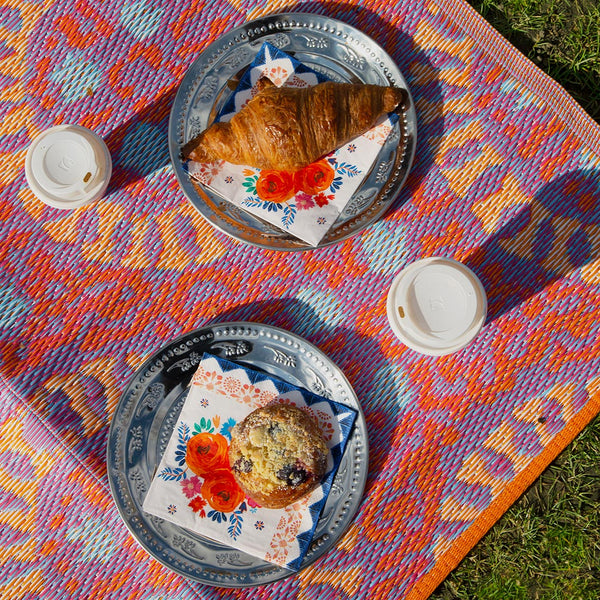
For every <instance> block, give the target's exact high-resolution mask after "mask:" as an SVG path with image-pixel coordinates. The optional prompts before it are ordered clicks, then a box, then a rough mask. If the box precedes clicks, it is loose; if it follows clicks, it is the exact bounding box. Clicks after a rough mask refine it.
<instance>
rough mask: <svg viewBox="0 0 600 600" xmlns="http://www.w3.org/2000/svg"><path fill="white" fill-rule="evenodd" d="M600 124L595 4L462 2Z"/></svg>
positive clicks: (599, 8) (585, 0) (578, 0)
mask: <svg viewBox="0 0 600 600" xmlns="http://www.w3.org/2000/svg"><path fill="white" fill-rule="evenodd" d="M467 1H468V2H469V4H470V5H471V6H472V7H473V8H475V9H476V10H477V11H478V12H479V13H480V14H481V15H482V16H483V17H484V18H485V19H486V20H487V21H488V22H489V23H490V24H491V25H493V26H494V27H495V28H496V29H497V30H498V31H499V32H500V33H501V34H502V35H503V36H504V37H505V38H507V39H508V40H509V41H510V42H511V43H512V44H513V45H514V46H516V47H517V48H518V49H519V50H520V51H521V52H522V53H523V54H525V55H526V56H527V57H529V58H530V59H531V60H532V61H533V62H535V63H536V64H537V65H538V66H539V67H540V68H541V69H542V70H543V71H545V72H546V73H547V74H548V75H550V77H552V78H553V79H554V80H556V81H557V82H558V83H560V84H561V85H562V86H563V87H564V88H565V89H566V90H567V91H568V92H569V93H570V94H571V96H573V97H574V98H575V100H577V102H579V104H580V105H581V106H582V107H583V108H584V109H585V110H586V111H587V113H588V114H589V115H590V116H591V117H592V118H593V119H595V120H596V121H597V122H598V123H600V2H598V0H467Z"/></svg>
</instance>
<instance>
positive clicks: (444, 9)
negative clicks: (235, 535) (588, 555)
mask: <svg viewBox="0 0 600 600" xmlns="http://www.w3.org/2000/svg"><path fill="white" fill-rule="evenodd" d="M281 11H303V12H316V13H322V14H327V15H329V16H331V17H334V18H337V19H339V20H342V21H345V22H347V23H349V24H351V25H353V26H355V27H357V28H359V29H360V30H362V31H363V32H365V33H366V34H368V35H370V36H372V37H373V38H374V39H375V40H376V41H377V42H378V43H379V44H380V45H381V46H383V47H384V48H385V50H386V51H387V52H388V53H389V54H390V55H391V56H392V57H393V59H394V61H395V62H396V63H397V64H398V66H399V68H400V70H401V71H402V73H403V74H404V76H405V78H406V80H407V81H408V84H409V86H410V89H411V92H412V94H413V98H414V101H415V105H416V109H417V113H418V145H417V154H416V159H415V163H414V166H413V169H412V171H411V175H410V177H409V179H408V181H407V184H406V185H405V187H404V188H403V190H402V191H401V193H400V194H399V197H398V199H397V202H396V203H395V205H394V206H393V208H392V209H391V210H390V211H389V213H388V214H387V215H386V216H385V218H383V219H381V220H380V221H379V222H377V223H375V224H374V225H372V226H370V227H368V228H367V229H366V230H364V231H363V232H361V233H360V234H359V235H356V236H355V237H353V238H351V239H349V240H347V241H345V242H343V243H339V244H336V245H334V246H330V247H327V248H323V249H320V250H316V251H311V252H300V253H298V252H295V253H278V252H273V251H267V250H263V249H259V248H255V247H250V246H247V245H244V244H241V243H238V242H235V241H234V240H232V239H230V238H228V237H227V236H225V235H223V234H221V233H219V232H217V231H215V230H214V229H213V228H212V227H211V226H210V225H208V224H207V223H206V222H204V220H203V219H202V218H201V216H200V215H199V214H198V212H197V211H196V210H195V209H194V208H193V207H192V206H191V204H190V203H189V202H188V201H187V200H186V199H185V197H184V196H183V194H182V192H181V191H180V189H179V187H178V185H177V183H176V180H175V177H174V175H173V172H172V169H171V167H170V165H169V160H168V150H167V128H168V114H169V109H170V105H171V103H172V100H173V97H174V93H175V91H176V89H177V85H178V83H179V82H180V81H181V79H182V77H183V75H184V73H185V71H186V69H187V68H188V66H189V65H190V63H191V62H192V61H193V59H194V58H195V57H196V56H197V55H198V54H199V53H200V52H201V51H202V49H203V48H205V47H206V46H207V44H208V43H209V42H211V41H213V40H214V39H216V38H217V37H218V36H219V35H221V34H222V33H223V32H225V31H227V30H229V29H230V28H232V27H234V26H237V25H240V24H242V23H243V22H244V21H246V20H248V19H252V18H256V17H259V16H262V15H265V14H268V13H273V12H281ZM0 86H1V87H0V116H1V118H0V186H1V187H0V189H1V195H0V240H1V242H0V261H1V269H0V286H1V291H0V340H1V341H0V357H1V365H0V375H1V378H2V385H1V390H0V391H1V393H2V402H1V403H0V454H1V465H0V491H1V492H0V539H1V540H2V543H1V548H0V565H1V571H2V578H1V581H0V596H1V597H3V598H11V599H17V598H44V600H49V599H59V598H60V599H64V598H103V599H109V598H110V599H112V598H140V599H141V598H143V599H148V598H156V599H158V598H179V599H192V598H202V599H213V598H239V599H243V598H248V599H249V598H253V599H259V598H260V599H267V598H306V599H308V598H311V599H317V598H318V599H321V600H323V599H328V598H330V599H332V598H369V599H375V598H386V599H395V598H409V599H413V600H414V599H416V598H426V597H427V596H428V595H429V594H430V593H431V592H432V591H433V590H434V589H435V587H436V586H437V585H438V584H439V583H440V582H442V581H443V579H444V578H445V577H446V575H447V574H448V573H449V572H450V570H452V569H453V568H454V567H455V566H456V565H457V564H458V562H459V561H460V560H461V559H462V558H463V557H464V556H465V555H466V554H467V552H468V551H469V549H470V548H471V547H472V546H473V545H474V544H475V543H476V542H477V541H478V539H480V537H481V536H482V535H483V534H484V533H485V532H486V530H487V529H488V528H489V527H491V526H492V525H493V523H494V522H495V521H496V520H497V519H498V518H499V517H500V516H501V515H502V513H503V512H504V511H505V510H506V508H507V507H508V506H509V505H510V504H511V503H512V502H513V501H514V500H515V499H516V498H517V497H518V496H519V495H520V494H521V493H522V492H523V490H524V489H525V488H526V487H527V486H528V485H529V484H530V483H531V482H532V481H534V480H535V478H536V477H537V476H538V475H539V474H540V473H541V472H542V470H543V469H544V468H545V467H546V466H547V465H548V464H549V463H550V462H551V460H552V459H553V458H554V457H555V456H556V455H557V454H558V453H559V452H560V451H561V450H562V449H563V448H564V447H565V446H566V445H567V444H568V442H569V441H570V440H571V439H572V438H573V437H574V436H575V435H576V434H577V433H578V432H579V431H580V430H581V429H582V428H583V427H584V426H585V425H586V424H587V423H588V422H589V421H590V419H592V417H594V415H596V414H597V412H598V409H599V401H600V389H599V388H600V377H599V375H598V373H599V371H600V369H599V367H600V360H599V359H600V335H599V322H598V315H599V314H600V294H599V293H598V292H599V284H600V261H599V252H600V183H599V169H600V129H599V128H598V126H597V125H595V124H594V123H593V122H592V120H591V119H590V118H589V117H587V116H586V115H585V113H583V111H582V110H581V109H580V108H579V107H578V106H577V105H576V104H575V103H574V102H573V101H572V100H571V99H570V98H569V97H568V96H567V95H566V94H565V93H564V91H563V90H562V89H561V88H559V87H558V86H557V85H556V84H555V83H553V82H552V81H550V80H549V79H548V78H546V77H545V76H543V75H542V74H541V73H540V72H539V71H538V70H537V69H536V68H535V67H534V66H533V65H532V64H531V63H529V62H528V61H527V60H525V59H524V58H523V57H522V56H520V55H519V54H518V53H517V52H516V51H515V50H514V49H513V48H512V47H510V46H509V45H508V44H507V43H506V42H504V41H503V40H502V39H501V38H500V37H499V36H498V35H497V34H496V33H494V31H493V30H492V29H491V28H490V27H489V26H488V25H486V24H485V23H484V22H483V21H482V20H481V19H480V18H479V17H477V15H476V14H475V13H474V12H473V11H472V10H471V9H470V8H469V7H468V6H467V5H466V4H465V3H463V2H461V1H460V0H439V1H430V0H404V1H400V2H383V1H381V2H347V3H341V2H302V3H294V2H291V3H285V2H267V3H265V4H259V5H256V4H255V3H250V2H246V1H244V0H230V1H225V0H213V1H211V2H205V1H203V0H191V1H189V0H186V1H183V0H153V1H152V2H150V1H149V0H138V1H136V2H123V1H116V0H106V1H104V2H89V1H88V0H71V1H61V0H39V1H27V0H18V1H17V0H8V1H5V2H4V3H3V6H2V7H1V8H0ZM60 123H77V124H80V125H84V126H87V127H89V128H91V129H93V130H95V131H96V132H97V133H98V134H100V135H101V136H103V137H104V139H106V140H107V141H108V145H109V148H110V150H111V154H112V157H113V161H114V173H113V178H112V180H111V184H110V187H109V190H108V194H107V196H106V197H105V198H104V199H102V200H100V201H98V202H95V203H94V204H92V205H90V206H87V207H83V208H81V209H78V210H75V211H72V212H68V211H66V212H64V211H59V210H55V209H51V208H48V207H45V206H44V205H42V204H41V203H40V202H39V201H37V200H36V199H35V198H34V196H33V195H32V193H31V192H30V191H29V190H28V188H27V185H26V181H25V175H24V169H23V164H24V159H25V153H26V150H27V147H28V146H29V144H30V142H31V140H32V139H33V137H34V136H35V135H36V134H38V133H39V132H40V131H42V130H43V129H46V128H48V127H50V126H52V125H55V124H60ZM432 255H438V256H447V257H451V258H455V259H458V260H460V261H463V262H464V263H466V264H467V265H468V266H470V267H471V268H472V269H473V270H474V271H475V272H476V273H477V274H478V275H479V276H480V278H481V280H482V282H483V284H484V286H485V288H486V290H487V293H488V298H489V313H488V319H487V323H486V325H485V327H484V329H483V331H482V333H481V335H480V336H479V337H478V338H477V339H476V340H475V342H474V343H473V344H472V345H470V346H469V347H467V348H466V349H464V350H463V351H460V352H458V353H456V354H454V355H451V356H447V357H443V358H433V357H426V356H423V355H419V354H417V353H415V352H413V351H411V350H409V349H407V348H406V347H405V346H403V345H402V344H401V343H400V342H399V341H397V340H396V338H395V337H394V336H393V334H392V332H391V330H390V329H389V327H388V324H387V319H386V314H385V301H386V294H387V290H388V289H389V286H390V284H391V281H392V279H393V278H394V276H395V275H396V274H397V273H398V272H399V271H400V270H401V269H402V267H403V266H404V265H406V264H407V263H409V262H412V261H414V260H416V259H419V258H423V257H427V256H432ZM235 320H245V321H256V322H264V323H268V324H270V325H274V326H278V327H282V328H285V329H288V330H290V331H292V332H294V333H296V334H298V335H300V336H303V337H305V338H306V339H308V340H309V341H310V342H312V343H313V344H315V345H316V346H318V347H319V348H320V349H321V350H322V351H324V352H325V353H327V354H328V355H329V356H330V357H331V359H332V360H333V361H334V362H335V363H336V364H337V365H339V367H340V368H341V369H342V370H343V371H344V373H345V374H346V376H347V377H348V379H349V381H350V383H351V384H352V386H353V387H354V389H355V391H356V393H357V395H358V397H359V399H360V402H361V405H362V407H363V409H364V412H365V415H366V421H367V426H368V432H369V441H370V460H369V478H368V481H367V486H366V490H365V495H364V500H363V502H362V504H361V506H360V509H359V511H358V513H357V516H356V519H355V520H354V522H353V523H352V525H351V527H350V528H349V530H348V532H347V533H346V535H345V536H344V537H343V539H342V540H341V542H340V543H339V544H338V545H337V546H336V547H335V548H334V549H333V550H332V551H331V552H329V553H328V554H327V555H326V556H325V557H323V558H322V559H320V560H319V561H318V562H317V563H316V564H314V565H312V566H310V567H308V568H307V569H305V570H303V571H301V572H300V573H299V574H297V575H295V576H292V577H289V578H287V579H284V580H282V581H280V582H278V583H274V584H271V585H268V586H266V587H264V588H259V589H239V590H232V589H217V588H212V587H208V586H204V585H201V584H198V583H195V582H192V581H188V580H185V579H183V578H181V577H180V576H178V575H176V574H174V573H172V572H170V571H169V570H167V569H166V568H164V567H163V566H162V565H160V564H159V563H158V562H156V561H155V560H154V559H153V558H151V557H150V556H148V555H147V554H146V552H145V551H144V550H143V549H141V548H140V547H139V546H138V544H137V543H136V542H135V540H133V538H132V537H131V536H130V535H129V533H128V532H127V530H126V528H125V526H124V525H123V524H122V522H121V520H120V517H119V516H118V514H117V510H116V508H115V506H114V504H113V502H112V499H111V496H110V493H109V489H108V480H107V475H106V467H105V448H106V438H107V433H108V428H109V423H110V419H111V415H112V413H113V412H114V409H115V406H116V404H117V402H118V400H119V397H120V394H121V393H122V391H123V390H124V388H125V386H126V385H127V382H128V381H129V379H130V377H131V376H132V374H133V373H134V372H135V370H136V369H137V368H138V367H139V366H140V365H141V364H142V362H143V361H144V359H145V358H147V357H148V356H150V355H151V354H152V353H153V352H154V351H156V350H157V349H159V348H160V347H161V346H163V345H164V344H166V343H168V342H169V341H171V340H172V339H173V338H175V337H177V336H179V335H181V334H183V333H186V332H189V331H191V330H193V329H195V328H198V327H201V326H205V325H207V324H209V323H216V322H226V321H235Z"/></svg>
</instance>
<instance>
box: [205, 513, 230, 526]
mask: <svg viewBox="0 0 600 600" xmlns="http://www.w3.org/2000/svg"><path fill="white" fill-rule="evenodd" d="M207 516H208V517H210V518H211V519H212V520H213V521H216V522H217V523H222V522H223V521H225V522H226V521H227V515H226V514H225V513H222V512H220V511H218V510H211V511H209V513H208V515H207Z"/></svg>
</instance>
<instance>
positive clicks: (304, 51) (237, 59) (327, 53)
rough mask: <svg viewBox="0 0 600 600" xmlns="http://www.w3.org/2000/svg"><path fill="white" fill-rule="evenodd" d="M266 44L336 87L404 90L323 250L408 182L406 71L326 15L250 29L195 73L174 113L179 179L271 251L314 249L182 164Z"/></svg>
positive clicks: (223, 44) (218, 46)
mask: <svg viewBox="0 0 600 600" xmlns="http://www.w3.org/2000/svg"><path fill="white" fill-rule="evenodd" d="M264 42H269V43H271V44H273V45H274V46H276V47H278V48H280V49H281V50H283V51H284V52H287V53H288V54H291V55H292V56H294V57H295V58H296V59H298V60H299V61H300V62H302V63H304V64H305V65H306V66H308V67H310V68H312V69H314V70H315V71H317V72H319V73H322V74H323V75H325V76H326V77H328V78H329V79H331V80H332V81H337V82H350V83H361V82H362V83H371V84H376V85H393V86H396V87H398V88H401V89H403V90H404V91H405V94H404V97H405V102H404V104H403V106H402V107H401V110H399V111H398V113H399V116H400V119H399V120H398V123H397V124H396V125H395V126H394V129H393V130H392V132H391V133H390V135H389V137H388V139H387V141H386V143H385V144H384V146H383V147H382V149H381V151H380V153H379V155H378V157H377V159H376V160H375V162H374V164H373V167H372V169H371V171H370V172H369V174H368V175H367V177H366V178H365V180H364V181H363V182H362V184H361V186H360V187H359V188H358V189H357V190H356V192H355V194H354V195H353V197H352V198H351V199H350V201H349V202H348V204H347V205H346V207H345V209H344V210H343V211H342V213H341V214H340V216H339V217H338V219H337V221H336V222H335V224H334V225H333V227H332V228H331V229H330V230H329V232H328V233H327V235H326V236H325V237H324V238H323V239H322V240H321V242H320V243H319V245H318V246H317V247H323V246H327V245H330V244H334V243H337V242H340V241H342V240H344V239H346V238H348V237H351V236H353V235H355V234H357V233H359V232H360V231H362V230H363V229H364V228H365V227H367V226H368V225H370V224H371V223H373V222H374V221H376V220H377V219H379V218H380V217H381V216H383V214H384V213H385V212H386V211H387V210H388V208H389V207H390V206H391V205H392V204H393V202H394V200H395V199H396V198H397V196H398V193H399V191H400V189H401V187H402V185H403V184H404V182H405V180H406V177H407V176H408V172H409V170H410V167H411V164H412V161H413V158H414V153H415V147H416V136H417V131H416V122H417V119H416V113H415V108H414V104H413V100H412V97H411V95H410V91H409V89H408V86H407V84H406V81H405V80H404V77H403V76H402V73H401V72H400V70H399V69H398V67H397V66H396V64H395V63H394V61H393V60H392V58H391V57H390V56H389V55H388V54H387V53H386V52H385V50H383V48H381V47H380V46H379V45H378V44H377V43H376V42H375V41H374V40H372V39H371V38H370V37H369V36H367V35H365V34H364V33H362V32H361V31H359V30H357V29H355V28H354V27H351V26H350V25H347V24H345V23H342V22H340V21H336V20H334V19H330V18H328V17H324V16H322V15H314V14H308V13H286V14H277V15H271V16H268V17H263V18H260V19H257V20H255V21H250V22H248V23H245V24H244V25H241V26H240V27H237V28H235V29H232V30H231V31H229V32H227V33H225V34H224V35H223V36H221V37H220V38H219V39H218V40H216V41H215V42H213V43H212V44H210V45H209V46H208V47H207V48H206V49H205V50H204V51H203V52H202V53H201V54H200V55H199V56H198V58H197V59H196V60H195V61H194V62H193V63H192V65H191V66H190V67H189V69H188V71H187V72H186V74H185V76H184V78H183V80H182V82H181V85H180V87H179V89H178V91H177V94H176V96H175V100H174V102H173V106H172V108H171V115H170V120H169V152H170V155H171V161H172V164H173V169H174V171H175V175H176V177H177V180H178V182H179V185H180V186H181V189H182V190H183V192H184V194H185V195H186V197H187V198H188V199H189V200H190V202H191V203H192V204H193V205H194V206H195V207H196V208H197V209H198V211H199V212H200V213H201V215H202V216H203V217H204V218H205V219H206V220H207V221H208V222H209V223H211V224H212V225H213V226H214V227H216V228H217V229H219V230H220V231H222V232H224V233H226V234H228V235H229V236H231V237H233V238H235V239H237V240H239V241H242V242H246V243H248V244H252V245H254V246H260V247H263V248H268V249H270V250H312V249H314V247H313V246H310V245H307V244H306V242H303V241H302V240H299V239H297V238H295V237H294V236H292V235H290V234H289V233H286V232H284V231H282V230H280V229H278V228H276V227H274V226H273V225H270V224H269V223H266V222H265V221H263V220H261V219H259V218H257V217H255V216H253V215H251V214H250V213H247V212H246V211H244V210H242V209H240V208H238V207H236V206H235V205H234V204H233V203H231V202H228V201H227V200H226V199H225V198H223V197H221V196H220V195H219V194H217V193H215V192H214V191H212V190H210V189H209V188H207V187H205V186H203V185H202V184H200V183H197V182H195V181H193V180H191V179H190V177H189V176H188V174H187V172H186V171H185V169H184V166H183V162H182V160H181V158H180V151H181V147H182V145H183V144H184V143H185V142H187V141H189V140H190V139H192V138H193V137H195V136H196V135H197V134H198V133H200V132H201V131H203V130H204V129H206V128H207V127H208V126H209V125H210V124H211V123H212V122H213V120H214V118H215V116H216V115H217V114H218V112H219V111H220V109H221V108H222V107H223V105H224V104H225V102H226V101H227V99H228V98H229V97H230V96H231V94H232V93H233V90H234V89H235V87H236V86H237V83H238V81H239V79H240V78H241V76H242V75H243V73H244V71H245V70H246V68H247V67H248V65H249V64H250V63H251V62H252V61H253V60H254V57H255V56H256V54H257V53H258V51H259V49H260V47H261V46H262V44H263V43H264Z"/></svg>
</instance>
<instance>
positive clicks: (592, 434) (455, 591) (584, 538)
mask: <svg viewBox="0 0 600 600" xmlns="http://www.w3.org/2000/svg"><path fill="white" fill-rule="evenodd" d="M431 599H432V600H459V599H460V600H598V599H600V417H599V418H596V419H595V420H594V421H593V422H592V423H591V424H590V425H589V426H588V427H587V428H586V429H585V430H584V431H583V432H582V433H581V434H580V435H579V436H578V437H577V438H576V440H575V441H574V442H573V443H572V444H571V445H570V446H569V447H568V448H567V449H566V450H565V451H564V452H563V453H562V454H561V455H560V456H559V457H558V458H557V459H556V460H555V462H554V463H552V465H550V466H549V467H548V468H547V469H546V471H545V472H544V473H543V474H542V475H541V477H540V478H539V479H538V480H537V482H536V483H535V484H534V485H533V486H531V488H530V489H529V490H528V491H527V492H526V493H525V494H524V495H523V496H522V497H521V498H520V500H519V501H517V502H516V503H515V504H514V505H513V506H512V507H511V508H510V509H509V510H508V511H507V512H506V513H505V515H504V516H503V517H502V518H501V519H500V521H498V523H496V524H495V525H494V527H493V528H492V529H491V530H490V531H489V533H488V534H487V535H486V536H485V537H484V538H483V539H482V540H481V541H480V542H479V543H478V544H477V546H475V548H474V549H473V550H472V551H471V552H470V553H469V555H468V556H467V557H466V558H465V559H464V560H463V561H462V563H461V564H460V565H459V566H458V568H457V569H455V570H454V571H453V572H452V573H451V574H450V575H449V576H448V578H447V579H446V581H445V582H444V583H443V584H442V585H440V586H439V587H438V589H437V590H436V591H435V593H434V594H433V595H432V596H431Z"/></svg>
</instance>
